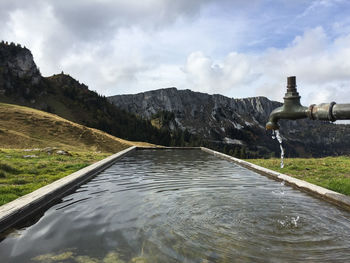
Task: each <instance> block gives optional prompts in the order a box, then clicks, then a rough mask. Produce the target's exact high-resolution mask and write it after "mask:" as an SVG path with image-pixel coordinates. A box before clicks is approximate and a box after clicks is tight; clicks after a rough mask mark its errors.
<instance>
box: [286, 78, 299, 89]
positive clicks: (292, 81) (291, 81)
mask: <svg viewBox="0 0 350 263" xmlns="http://www.w3.org/2000/svg"><path fill="white" fill-rule="evenodd" d="M296 91H297V84H296V80H295V76H291V77H288V78H287V92H296Z"/></svg>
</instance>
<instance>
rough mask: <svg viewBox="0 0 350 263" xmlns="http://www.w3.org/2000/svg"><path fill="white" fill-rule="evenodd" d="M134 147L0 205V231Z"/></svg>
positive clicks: (72, 187)
mask: <svg viewBox="0 0 350 263" xmlns="http://www.w3.org/2000/svg"><path fill="white" fill-rule="evenodd" d="M136 149H137V147H136V146H131V147H129V148H127V149H125V150H123V151H120V152H118V153H116V154H113V155H111V156H109V157H107V158H105V159H103V160H101V161H98V162H96V163H93V164H91V165H89V166H87V167H85V168H83V169H80V170H79V171H76V172H74V173H72V174H70V175H67V176H65V177H63V178H61V179H59V180H57V181H55V182H53V183H51V184H49V185H46V186H43V187H41V188H39V189H37V190H35V191H33V192H31V193H29V194H27V195H24V196H22V197H19V198H17V199H16V200H13V201H12V202H10V203H7V204H5V205H2V206H0V233H1V232H4V231H5V230H6V229H8V228H10V227H12V226H14V225H15V224H17V223H19V222H20V221H23V220H25V219H26V218H28V217H30V216H31V215H34V214H35V213H36V212H37V211H39V210H41V209H42V208H44V207H46V206H47V205H49V204H51V203H52V202H54V201H56V200H59V199H60V198H62V197H63V196H65V195H66V194H67V193H68V192H70V191H72V190H74V189H76V188H77V187H79V186H80V185H82V184H83V183H85V182H86V181H88V180H90V179H91V178H92V177H94V176H95V175H96V174H98V173H99V172H101V171H103V170H105V169H106V168H108V167H109V166H111V165H112V164H113V163H114V162H115V161H116V160H118V159H119V158H121V157H122V156H125V155H126V154H128V153H130V152H132V151H134V150H136Z"/></svg>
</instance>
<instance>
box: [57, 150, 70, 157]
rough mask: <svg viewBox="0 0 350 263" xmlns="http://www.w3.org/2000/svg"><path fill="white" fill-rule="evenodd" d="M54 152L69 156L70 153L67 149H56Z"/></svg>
mask: <svg viewBox="0 0 350 263" xmlns="http://www.w3.org/2000/svg"><path fill="white" fill-rule="evenodd" d="M56 154H59V155H69V156H71V154H70V153H69V152H67V151H64V150H58V151H56Z"/></svg>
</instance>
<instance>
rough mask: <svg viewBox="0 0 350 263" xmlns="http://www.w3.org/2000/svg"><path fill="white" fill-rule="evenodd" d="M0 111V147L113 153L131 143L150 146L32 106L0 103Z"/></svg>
mask: <svg viewBox="0 0 350 263" xmlns="http://www.w3.org/2000/svg"><path fill="white" fill-rule="evenodd" d="M0 112H1V115H0V148H7V149H10V148H11V149H33V148H46V147H57V148H60V149H64V150H69V151H71V150H72V151H78V152H79V151H90V152H93V151H101V152H108V153H115V152H118V151H121V150H123V149H125V148H127V147H130V146H132V145H149V144H145V143H139V142H130V141H126V140H122V139H120V138H117V137H114V136H112V135H109V134H107V133H105V132H102V131H99V130H96V129H92V128H88V127H86V126H83V125H80V124H76V123H74V122H71V121H68V120H66V119H63V118H61V117H59V116H57V115H54V114H51V113H47V112H43V111H39V110H36V109H33V108H28V107H23V106H18V105H12V104H5V103H0Z"/></svg>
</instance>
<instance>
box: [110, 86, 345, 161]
mask: <svg viewBox="0 0 350 263" xmlns="http://www.w3.org/2000/svg"><path fill="white" fill-rule="evenodd" d="M108 99H109V100H110V101H111V102H112V103H114V104H115V105H116V106H117V107H119V108H121V109H124V110H126V111H128V112H130V113H135V114H137V115H139V116H142V117H144V118H146V119H149V120H151V121H153V123H154V124H156V125H157V126H158V127H159V126H160V127H162V124H163V126H164V124H165V125H166V126H167V127H169V128H170V129H173V130H175V129H177V127H178V128H180V129H183V130H187V131H188V132H189V133H191V134H195V135H197V136H199V137H200V138H202V140H204V141H205V143H206V144H207V145H208V146H209V147H211V148H216V149H218V150H220V151H223V152H226V153H229V154H232V155H235V156H237V157H241V158H251V157H270V156H271V155H272V154H273V153H274V154H275V156H278V155H279V152H280V149H279V144H278V143H277V141H276V140H275V141H274V140H272V138H271V131H266V130H265V124H266V122H267V119H268V117H269V114H270V112H271V111H272V110H273V109H274V108H277V107H279V106H281V105H282V104H281V103H280V102H276V101H271V100H269V99H267V98H265V97H252V98H244V99H235V98H228V97H225V96H222V95H218V94H214V95H209V94H205V93H200V92H193V91H191V90H178V89H176V88H168V89H159V90H153V91H147V92H143V93H139V94H133V95H117V96H111V97H109V98H108ZM280 124H281V129H280V131H281V134H282V137H283V144H284V146H285V148H286V149H285V150H286V156H290V157H292V156H293V157H295V156H302V157H310V156H314V157H320V156H327V155H344V154H350V125H335V124H332V123H327V122H319V121H311V120H298V121H287V120H281V121H280Z"/></svg>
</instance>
